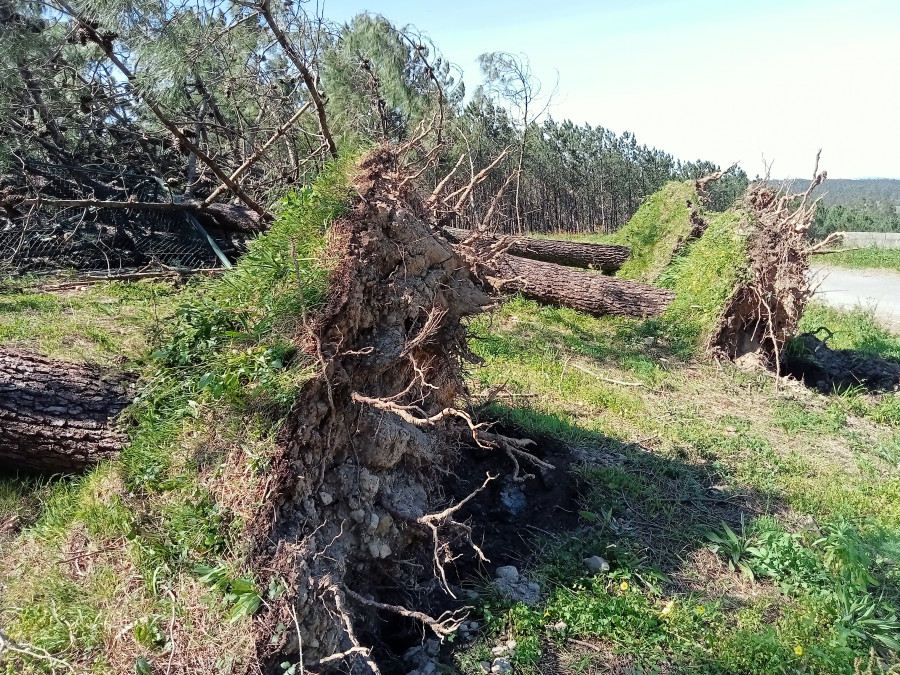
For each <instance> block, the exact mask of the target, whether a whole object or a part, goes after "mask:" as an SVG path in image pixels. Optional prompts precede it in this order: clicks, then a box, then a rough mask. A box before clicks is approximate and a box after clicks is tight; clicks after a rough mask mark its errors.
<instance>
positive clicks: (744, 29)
mask: <svg viewBox="0 0 900 675" xmlns="http://www.w3.org/2000/svg"><path fill="white" fill-rule="evenodd" d="M320 2H321V0H320ZM324 11H325V15H326V16H327V17H328V18H330V19H333V20H338V21H343V20H347V19H349V18H350V17H352V16H353V15H354V14H356V13H357V12H361V11H371V12H377V13H380V14H383V15H384V16H386V17H387V18H388V19H390V20H391V21H393V22H394V23H396V24H399V25H404V24H413V25H415V26H416V27H417V28H418V29H420V30H421V31H423V32H425V33H427V34H428V35H429V36H430V37H431V38H432V40H433V41H434V42H435V44H436V45H437V47H438V48H439V49H440V50H441V51H442V52H443V53H444V55H445V56H446V57H447V58H448V59H450V60H451V61H452V62H454V63H455V64H457V65H458V66H459V67H460V68H461V69H462V70H463V72H464V76H465V77H464V79H465V80H466V84H467V87H469V89H470V90H471V89H473V88H474V87H475V86H476V85H477V84H478V83H479V82H480V73H479V70H478V66H477V64H476V63H475V59H476V57H477V56H478V55H479V54H481V53H482V52H487V51H508V52H513V53H525V54H527V55H528V56H529V57H530V59H531V63H532V67H533V69H534V71H535V73H536V74H537V75H538V77H540V79H541V80H542V81H543V82H544V83H545V89H547V90H549V89H550V88H552V84H553V83H554V82H555V81H556V77H557V73H558V75H559V92H558V95H557V98H556V103H555V104H554V105H553V107H552V108H551V109H550V114H552V115H553V117H554V118H557V119H563V118H570V119H572V120H573V121H575V122H577V123H583V122H587V123H589V124H591V125H601V126H605V127H607V128H609V129H612V130H614V131H616V132H622V131H626V130H627V131H632V132H634V133H635V134H636V135H637V138H638V141H639V142H641V143H646V144H648V145H655V146H656V147H658V148H661V149H663V150H666V151H667V152H670V153H672V154H674V155H675V156H676V157H678V158H681V159H698V158H702V159H710V160H712V161H715V162H717V163H719V164H722V165H729V164H731V163H732V162H734V161H739V162H740V163H741V166H743V167H744V169H745V170H746V171H747V172H748V173H749V174H750V175H751V177H752V176H754V175H756V174H758V173H763V171H764V165H763V159H762V158H763V157H765V161H766V162H773V164H772V175H773V176H774V177H779V178H784V177H800V178H806V177H809V175H810V174H811V173H812V168H813V162H814V158H815V153H816V150H817V149H818V148H820V147H821V148H822V149H823V152H822V162H821V168H824V169H827V170H828V172H829V175H830V176H832V177H835V178H862V177H870V176H878V177H888V178H900V0H856V1H851V0H841V1H840V2H838V1H836V0H817V1H816V2H813V1H811V0H782V1H781V2H776V1H774V0H756V1H755V2H744V1H737V0H715V1H713V0H693V1H689V0H632V1H631V2H627V1H624V0H600V1H595V2H581V1H578V0H574V1H565V0H560V1H558V2H556V3H553V2H547V1H546V0H544V1H543V2H533V1H531V0H519V1H518V2H513V1H511V0H501V1H498V2H485V1H482V2H474V1H472V0H445V1H443V2H432V1H427V2H425V1H420V2H400V1H398V0H325V2H324Z"/></svg>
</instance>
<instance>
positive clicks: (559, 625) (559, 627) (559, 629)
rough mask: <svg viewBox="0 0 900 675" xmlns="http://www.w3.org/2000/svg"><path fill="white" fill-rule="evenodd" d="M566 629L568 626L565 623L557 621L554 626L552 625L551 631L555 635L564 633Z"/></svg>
mask: <svg viewBox="0 0 900 675" xmlns="http://www.w3.org/2000/svg"><path fill="white" fill-rule="evenodd" d="M568 627H569V626H568V624H567V623H566V622H565V621H557V622H556V623H555V624H553V630H555V631H556V632H557V633H564V632H565V630H566V628H568Z"/></svg>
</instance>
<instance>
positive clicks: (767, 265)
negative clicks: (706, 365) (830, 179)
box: [708, 156, 826, 373]
mask: <svg viewBox="0 0 900 675" xmlns="http://www.w3.org/2000/svg"><path fill="white" fill-rule="evenodd" d="M818 165H819V159H818V156H817V157H816V173H815V177H814V180H813V181H812V182H811V184H810V186H809V189H808V190H807V191H806V192H805V193H804V194H802V195H791V194H780V193H779V192H777V191H776V190H774V189H773V188H771V187H769V186H768V185H766V184H765V183H760V184H758V185H755V186H753V187H752V188H751V189H750V191H749V193H748V197H747V200H746V203H747V207H748V208H749V210H750V212H751V214H752V219H753V223H752V231H751V233H750V235H749V238H748V242H747V249H746V252H747V257H748V262H749V264H748V275H747V277H748V278H747V280H746V281H744V282H742V283H741V284H740V285H739V286H738V287H737V288H736V289H735V290H734V292H733V294H732V296H731V298H730V299H729V300H728V301H727V302H726V304H725V306H724V309H723V312H722V315H721V318H720V320H719V324H718V327H717V328H716V329H715V330H714V331H713V332H712V334H711V336H710V339H709V342H708V348H709V350H710V351H711V352H712V353H713V354H716V355H718V356H721V357H724V358H727V359H729V360H732V361H738V362H742V363H748V364H749V363H758V364H761V365H763V366H765V367H771V368H773V369H774V370H775V372H776V373H781V372H782V365H783V364H782V352H783V350H784V347H785V345H786V343H787V341H788V340H790V339H791V338H793V337H794V336H795V335H796V334H797V326H798V324H799V322H800V317H801V316H802V314H803V310H804V309H805V308H806V304H807V302H808V301H809V298H810V297H811V295H812V289H811V288H810V283H809V278H808V274H807V271H808V269H809V255H810V254H811V253H814V252H815V247H813V248H810V247H808V246H807V242H806V239H805V236H804V235H805V233H806V231H807V230H808V229H809V227H810V225H811V224H812V221H813V218H814V216H815V210H816V205H817V203H818V200H815V201H812V202H810V196H811V195H812V191H813V189H815V188H816V187H817V186H818V185H820V184H821V183H822V181H823V180H825V177H826V173H825V172H822V173H818Z"/></svg>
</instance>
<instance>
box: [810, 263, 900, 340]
mask: <svg viewBox="0 0 900 675" xmlns="http://www.w3.org/2000/svg"><path fill="white" fill-rule="evenodd" d="M812 271H813V284H814V285H815V284H816V283H818V284H819V288H818V290H817V291H816V298H817V299H818V300H821V301H822V302H825V303H827V304H829V305H833V306H835V307H844V308H847V307H855V306H857V305H862V306H863V307H873V308H874V309H875V314H876V315H877V316H878V317H879V318H880V319H881V320H882V321H883V322H884V323H885V324H887V325H888V326H889V327H890V328H892V329H893V330H897V331H900V274H898V273H895V272H888V271H886V270H857V269H844V268H841V267H826V266H818V267H814V268H813V270H812Z"/></svg>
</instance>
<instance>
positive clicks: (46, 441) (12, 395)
mask: <svg viewBox="0 0 900 675" xmlns="http://www.w3.org/2000/svg"><path fill="white" fill-rule="evenodd" d="M131 382H132V378H131V377H129V376H128V375H125V374H122V373H118V372H115V371H111V370H106V369H103V368H100V367H99V366H94V365H89V364H81V363H69V362H65V361H57V360H54V359H48V358H45V357H43V356H39V355H37V354H32V353H29V352H24V351H20V350H16V349H9V348H6V347H0V470H2V471H27V472H39V473H76V472H79V471H83V470H84V469H86V468H87V467H89V466H91V465H93V464H96V463H97V462H100V461H101V460H104V459H108V458H110V457H112V456H114V455H115V454H117V453H118V451H119V450H120V449H121V448H122V442H123V440H124V436H123V435H122V434H121V433H120V432H119V431H118V430H117V429H116V428H115V424H114V419H115V417H116V416H117V415H118V414H119V413H120V412H121V411H122V410H123V409H124V408H125V406H126V405H128V403H129V402H130V401H131V399H132V398H133V392H132V391H131V386H130V385H131Z"/></svg>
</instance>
